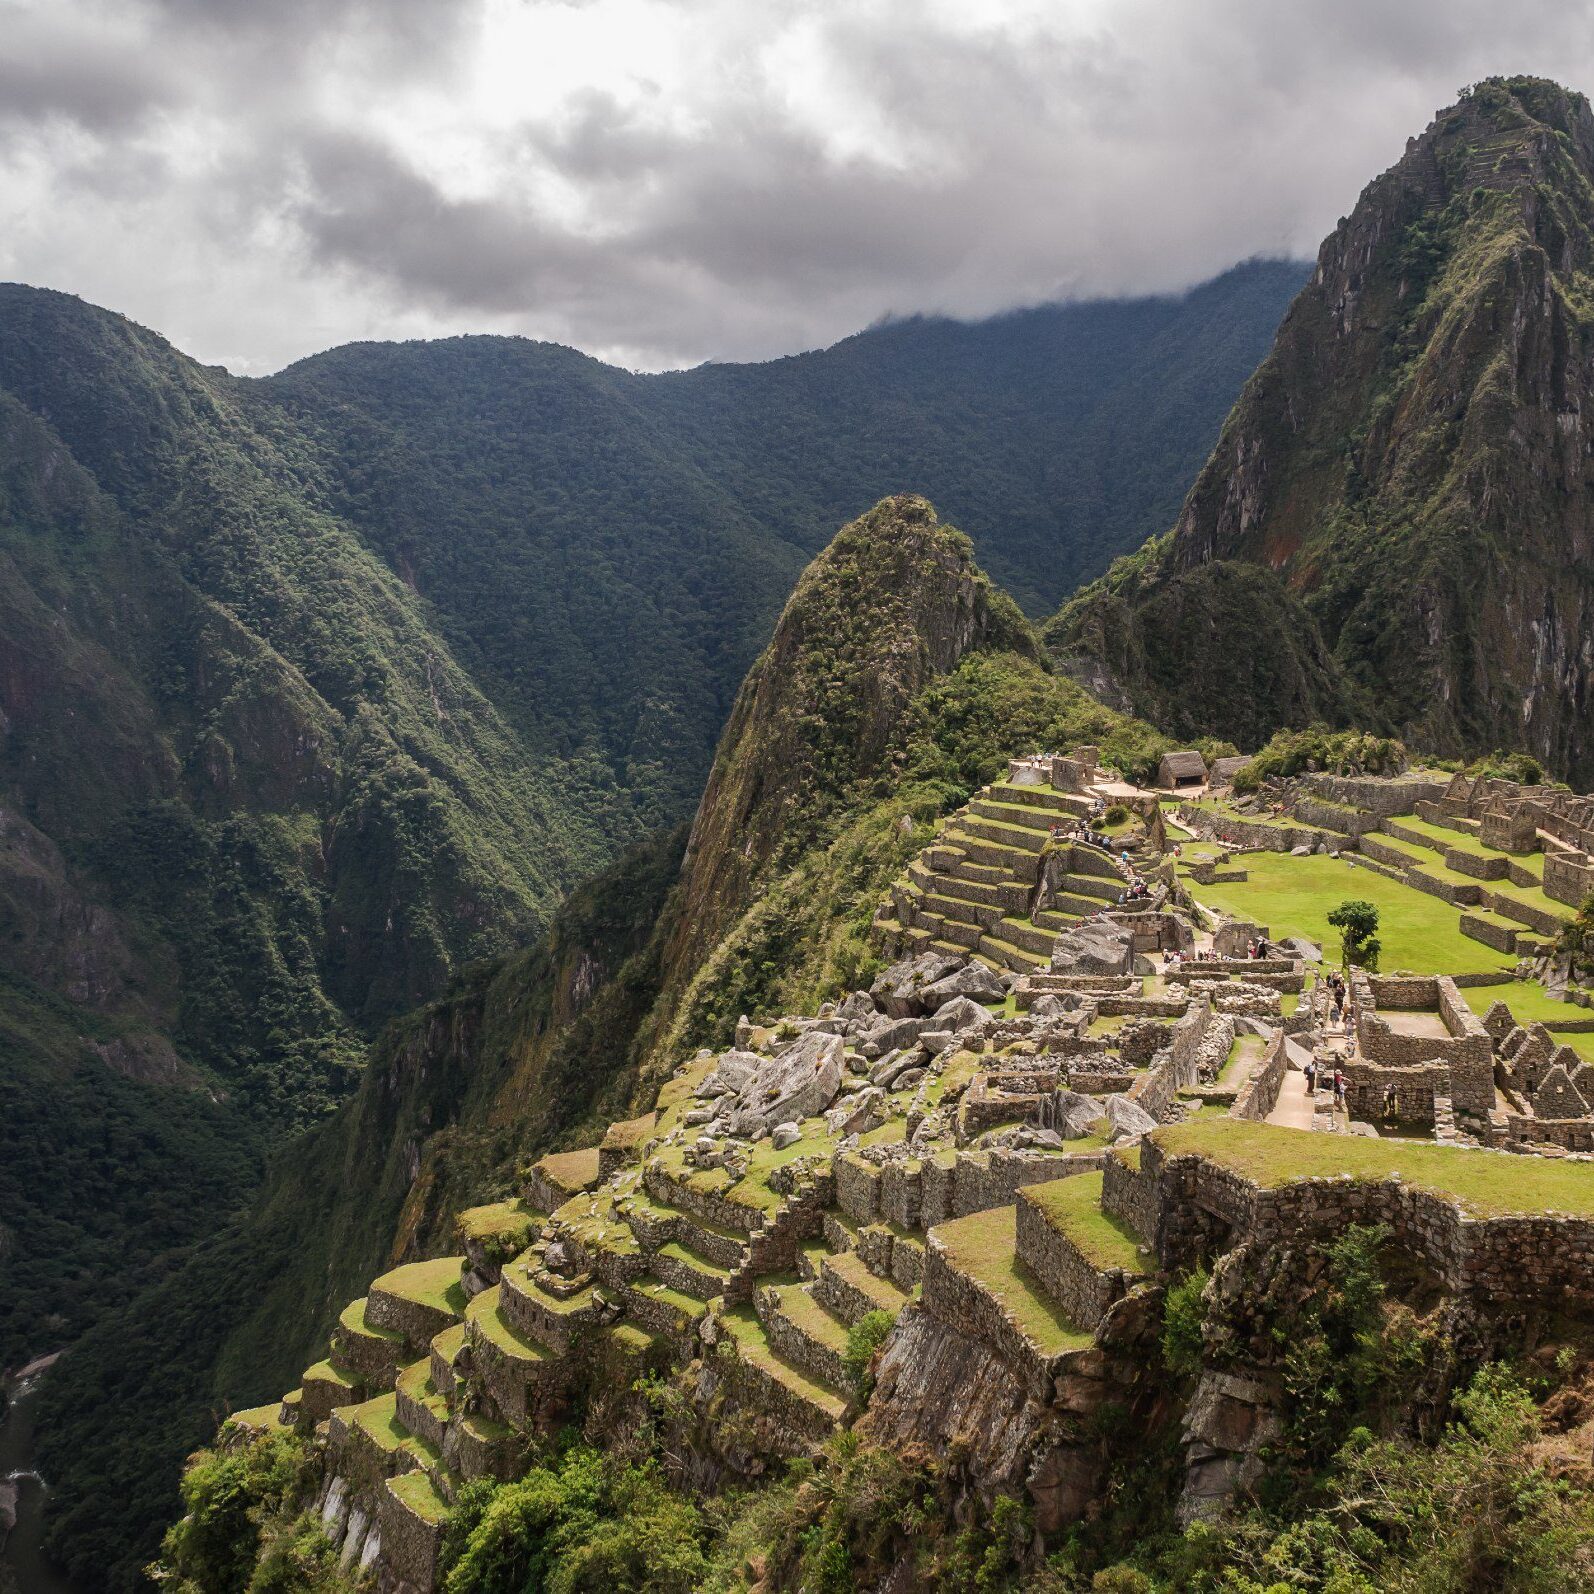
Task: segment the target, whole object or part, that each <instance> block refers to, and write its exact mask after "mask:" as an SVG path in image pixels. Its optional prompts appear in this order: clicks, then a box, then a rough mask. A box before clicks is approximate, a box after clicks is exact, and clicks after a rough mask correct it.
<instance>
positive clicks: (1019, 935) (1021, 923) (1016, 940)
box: [988, 919, 1057, 961]
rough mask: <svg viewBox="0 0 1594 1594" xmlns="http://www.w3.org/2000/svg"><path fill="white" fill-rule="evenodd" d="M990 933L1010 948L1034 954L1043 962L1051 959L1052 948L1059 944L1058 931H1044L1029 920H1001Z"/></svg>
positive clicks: (991, 927)
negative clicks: (1014, 947) (1013, 947)
mask: <svg viewBox="0 0 1594 1594" xmlns="http://www.w3.org/2000/svg"><path fill="white" fill-rule="evenodd" d="M988 933H989V934H991V935H993V936H995V937H996V938H997V939H998V940H1000V941H1003V942H1005V943H1006V944H1007V945H1008V946H1016V947H1017V948H1018V949H1019V950H1020V951H1021V952H1030V953H1033V954H1034V955H1035V956H1036V957H1038V958H1040V959H1042V960H1043V961H1049V960H1050V959H1051V955H1052V948H1053V947H1054V946H1055V945H1056V944H1057V933H1056V931H1054V930H1043V929H1041V928H1040V927H1039V926H1038V925H1034V924H1031V923H1030V922H1029V920H1027V919H999V920H998V921H997V922H996V923H995V924H993V925H991V926H990V927H989V931H988Z"/></svg>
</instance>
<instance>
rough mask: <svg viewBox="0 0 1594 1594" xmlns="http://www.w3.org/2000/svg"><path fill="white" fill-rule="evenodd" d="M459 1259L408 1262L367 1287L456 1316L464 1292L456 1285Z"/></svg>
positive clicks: (460, 1259) (446, 1257)
mask: <svg viewBox="0 0 1594 1594" xmlns="http://www.w3.org/2000/svg"><path fill="white" fill-rule="evenodd" d="M463 1260H464V1258H463V1257H458V1256H439V1257H434V1258H433V1259H432V1260H431V1261H430V1262H408V1263H406V1264H405V1265H404V1266H403V1267H396V1268H394V1269H393V1270H392V1272H390V1273H384V1274H383V1275H382V1276H381V1278H379V1279H377V1280H376V1282H375V1283H374V1284H372V1286H371V1288H372V1289H373V1290H381V1291H383V1292H384V1293H385V1294H387V1295H396V1296H397V1297H398V1298H399V1299H400V1300H404V1301H414V1302H416V1303H417V1304H418V1305H420V1306H432V1307H436V1308H437V1310H438V1311H440V1312H452V1313H453V1314H454V1316H456V1317H458V1316H459V1314H460V1313H461V1312H463V1311H464V1310H465V1290H464V1287H463V1286H462V1285H461V1284H460V1282H459V1270H460V1264H461V1263H462V1262H463ZM367 1332H369V1330H367Z"/></svg>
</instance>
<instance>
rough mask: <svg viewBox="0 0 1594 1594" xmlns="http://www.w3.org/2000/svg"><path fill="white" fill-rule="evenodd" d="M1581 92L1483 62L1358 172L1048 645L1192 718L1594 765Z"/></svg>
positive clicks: (1587, 204)
mask: <svg viewBox="0 0 1594 1594" xmlns="http://www.w3.org/2000/svg"><path fill="white" fill-rule="evenodd" d="M1591 370H1594V115H1591V113H1590V110H1589V105H1588V101H1587V100H1586V99H1585V98H1584V97H1583V96H1582V95H1580V94H1574V93H1570V92H1568V91H1567V90H1564V89H1562V88H1560V87H1558V86H1557V85H1555V84H1553V83H1547V82H1545V81H1543V80H1542V79H1535V78H1512V79H1493V80H1490V81H1488V82H1485V83H1480V84H1478V85H1477V86H1476V87H1475V88H1474V89H1473V90H1471V91H1470V92H1469V93H1468V94H1467V95H1466V96H1464V97H1463V99H1462V100H1461V101H1460V102H1459V103H1458V104H1457V105H1455V106H1453V107H1451V108H1450V109H1449V110H1447V111H1444V112H1442V113H1441V114H1440V115H1439V116H1438V118H1437V119H1436V120H1435V121H1434V122H1433V124H1432V125H1431V126H1430V127H1429V128H1428V129H1427V130H1426V131H1425V132H1424V133H1423V134H1422V135H1421V136H1420V137H1419V138H1415V139H1413V140H1411V141H1410V143H1409V145H1408V147H1407V150H1406V153H1405V155H1404V156H1403V157H1402V158H1401V159H1400V161H1399V162H1397V163H1396V164H1395V165H1394V166H1393V167H1391V168H1390V170H1389V171H1387V172H1385V173H1384V174H1383V176H1381V177H1379V178H1378V179H1376V180H1375V181H1374V182H1373V183H1371V184H1370V185H1369V186H1368V187H1367V189H1366V190H1365V191H1364V193H1363V194H1362V196H1361V199H1360V201H1359V202H1358V204H1357V206H1356V208H1355V210H1354V211H1353V212H1352V214H1351V215H1350V217H1349V218H1348V219H1346V220H1345V221H1342V222H1341V223H1340V225H1339V227H1338V228H1337V230H1336V231H1335V232H1334V234H1333V235H1332V236H1331V237H1330V238H1328V239H1327V240H1326V241H1325V243H1324V244H1323V247H1322V251H1321V253H1320V255H1319V259H1318V266H1317V271H1316V273H1315V275H1314V276H1313V278H1312V281H1311V282H1310V283H1309V284H1308V285H1307V286H1306V287H1305V288H1304V289H1303V290H1302V291H1301V294H1300V296H1299V297H1298V299H1297V300H1296V302H1295V303H1294V305H1293V306H1292V307H1291V309H1290V312H1289V314H1288V316H1287V317H1286V318H1285V321H1284V324H1283V326H1282V327H1281V328H1280V330H1279V335H1278V338H1277V341H1276V342H1275V345H1274V347H1273V350H1272V352H1271V353H1270V354H1269V356H1268V358H1267V359H1266V360H1265V361H1264V362H1263V364H1262V366H1261V367H1260V368H1259V369H1258V371H1257V373H1256V375H1255V376H1254V377H1253V378H1252V379H1251V381H1250V382H1249V383H1248V384H1247V385H1246V387H1245V390H1244V392H1243V393H1242V395H1241V397H1240V400H1239V402H1238V403H1237V404H1236V405H1235V408H1234V410H1233V412H1232V413H1231V415H1230V416H1229V419H1228V421H1227V422H1226V424H1225V426H1224V429H1223V435H1222V437H1221V439H1220V441H1219V444H1218V447H1217V449H1216V451H1215V452H1214V454H1213V456H1212V459H1211V461H1210V462H1209V463H1208V465H1207V466H1206V468H1205V470H1203V471H1202V473H1201V474H1200V476H1199V477H1198V478H1197V479H1196V482H1195V485H1194V487H1193V488H1192V489H1191V492H1190V495H1189V497H1188V498H1187V500H1186V502H1185V505H1184V508H1183V511H1182V512H1181V513H1180V515H1179V517H1178V519H1177V523H1176V524H1175V525H1174V528H1173V530H1172V532H1171V533H1170V534H1169V535H1168V536H1166V537H1165V538H1162V539H1159V540H1158V541H1156V542H1154V543H1153V544H1151V545H1149V546H1148V547H1147V548H1146V549H1144V550H1142V551H1141V552H1140V553H1138V554H1136V555H1135V556H1133V557H1132V558H1130V559H1126V560H1125V561H1124V562H1123V563H1122V564H1121V565H1119V566H1118V567H1116V568H1115V569H1114V571H1113V572H1112V573H1111V574H1110V575H1109V576H1108V577H1107V578H1106V579H1105V580H1103V581H1101V582H1098V583H1097V584H1096V585H1094V586H1093V587H1091V588H1089V589H1088V590H1087V591H1086V592H1084V593H1082V594H1080V595H1079V596H1078V597H1077V598H1076V599H1074V600H1073V601H1072V602H1070V603H1069V604H1068V605H1067V606H1066V607H1065V608H1064V610H1063V612H1062V613H1061V615H1060V616H1059V617H1058V619H1057V620H1056V621H1055V622H1054V623H1053V624H1052V626H1051V627H1050V628H1049V633H1048V634H1049V637H1050V640H1051V641H1052V643H1053V645H1054V646H1055V647H1056V648H1057V650H1058V652H1059V653H1060V654H1061V655H1063V656H1065V657H1067V658H1069V659H1070V660H1071V661H1073V664H1074V667H1075V668H1077V669H1078V670H1079V671H1080V672H1081V674H1082V676H1083V678H1085V679H1088V680H1092V681H1094V682H1095V683H1096V684H1097V686H1098V687H1099V688H1101V689H1103V690H1104V691H1107V692H1108V693H1109V694H1116V696H1117V700H1118V701H1119V702H1121V703H1123V704H1132V705H1133V706H1134V707H1135V708H1136V710H1137V711H1138V712H1141V713H1144V714H1147V715H1150V716H1151V717H1153V718H1155V719H1156V720H1157V722H1158V723H1159V724H1162V725H1164V726H1165V727H1167V728H1169V729H1172V730H1175V731H1176V732H1179V733H1181V734H1186V735H1190V734H1197V733H1210V734H1218V735H1222V736H1227V737H1231V738H1233V739H1235V740H1237V741H1239V742H1241V743H1242V744H1247V745H1256V744H1257V743H1259V742H1260V741H1261V740H1264V739H1265V738H1266V736H1267V735H1268V733H1269V732H1271V731H1272V730H1274V729H1275V728H1277V727H1278V726H1280V725H1283V724H1292V723H1294V724H1299V723H1303V722H1305V721H1307V720H1310V719H1313V718H1327V719H1335V720H1339V721H1341V722H1344V723H1351V722H1354V723H1357V724H1360V725H1364V726H1373V727H1378V728H1384V729H1389V730H1392V731H1396V732H1398V733H1399V734H1400V735H1401V736H1403V737H1405V738H1406V739H1407V740H1409V741H1412V742H1413V743H1416V744H1419V745H1423V746H1426V747H1430V748H1433V749H1435V750H1443V751H1449V752H1456V753H1469V754H1470V753H1476V752H1483V751H1487V750H1489V749H1491V748H1494V747H1500V746H1505V747H1511V746H1518V747H1525V748H1527V749H1528V750H1530V751H1531V752H1533V753H1534V754H1535V755H1537V756H1538V757H1539V758H1540V759H1541V760H1542V761H1543V762H1544V763H1545V764H1546V766H1548V767H1549V768H1551V769H1553V770H1554V771H1555V772H1556V773H1557V774H1558V775H1560V776H1562V777H1565V778H1567V779H1570V780H1572V781H1573V782H1574V783H1577V784H1579V785H1587V784H1588V783H1589V781H1590V780H1591V779H1594V732H1591V721H1590V718H1589V706H1590V703H1591V701H1594V661H1591V659H1590V655H1589V650H1588V643H1587V638H1588V636H1589V632H1590V628H1591V624H1594V470H1591V466H1590V459H1591V457H1594V456H1591V450H1590V447H1589V441H1588V426H1589V419H1588V418H1589V416H1590V414H1591V413H1594V392H1591V376H1590V372H1591Z"/></svg>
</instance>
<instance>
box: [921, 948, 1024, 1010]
mask: <svg viewBox="0 0 1594 1594" xmlns="http://www.w3.org/2000/svg"><path fill="white" fill-rule="evenodd" d="M922 995H923V998H924V1001H925V1004H926V1006H927V1007H928V1008H929V1010H930V1012H932V1013H933V1012H935V1011H936V1010H937V1009H938V1008H939V1007H941V1006H942V1005H943V1004H945V1003H947V1002H950V1001H951V1000H952V998H953V997H955V996H968V997H972V998H973V999H974V1000H975V1001H976V1002H999V1001H1001V999H1002V998H1003V997H1004V996H1006V995H1007V987H1006V986H1005V985H1003V984H1002V981H1001V977H1000V976H999V975H998V974H997V973H996V972H995V971H994V970H993V969H991V968H990V967H989V966H988V965H987V964H984V963H981V962H980V961H979V959H978V958H976V959H975V960H974V961H973V962H972V963H965V964H964V965H963V967H962V968H960V969H958V970H957V971H956V972H955V973H952V974H948V975H947V976H946V978H945V979H942V980H937V981H936V982H935V983H934V984H933V985H927V986H925V988H924V990H923V992H922Z"/></svg>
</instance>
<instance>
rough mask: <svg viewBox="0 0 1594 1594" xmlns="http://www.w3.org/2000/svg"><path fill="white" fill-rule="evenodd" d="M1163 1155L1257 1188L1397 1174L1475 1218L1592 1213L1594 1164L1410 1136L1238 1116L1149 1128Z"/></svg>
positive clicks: (1586, 1216)
mask: <svg viewBox="0 0 1594 1594" xmlns="http://www.w3.org/2000/svg"><path fill="white" fill-rule="evenodd" d="M1152 1139H1154V1140H1155V1141H1156V1144H1157V1146H1158V1147H1159V1149H1160V1150H1161V1151H1162V1152H1163V1153H1164V1154H1166V1155H1167V1156H1170V1157H1172V1156H1181V1155H1183V1154H1186V1153H1195V1154H1197V1155H1199V1156H1203V1157H1207V1158H1209V1159H1210V1160H1211V1161H1213V1162H1216V1163H1219V1164H1221V1165H1222V1166H1223V1167H1226V1168H1230V1169H1232V1170H1233V1171H1234V1172H1235V1173H1237V1174H1239V1175H1241V1177H1243V1178H1246V1179H1250V1180H1252V1181H1253V1182H1254V1183H1255V1184H1258V1185H1260V1186H1261V1187H1262V1188H1263V1189H1267V1190H1277V1189H1280V1188H1281V1187H1283V1186H1284V1185H1287V1184H1291V1183H1293V1182H1294V1181H1295V1180H1297V1179H1330V1178H1335V1177H1338V1176H1341V1175H1345V1174H1348V1175H1349V1176H1350V1177H1351V1178H1353V1179H1386V1178H1390V1177H1396V1178H1399V1179H1400V1180H1401V1181H1402V1182H1403V1183H1405V1184H1407V1185H1409V1186H1411V1187H1413V1188H1415V1189H1419V1190H1431V1191H1433V1192H1434V1193H1436V1194H1438V1195H1442V1196H1446V1197H1448V1198H1449V1199H1451V1200H1453V1201H1455V1202H1456V1203H1457V1204H1458V1205H1459V1206H1461V1207H1462V1208H1464V1209H1465V1210H1466V1211H1467V1212H1469V1213H1470V1214H1472V1215H1473V1216H1474V1217H1479V1218H1503V1217H1519V1216H1532V1215H1533V1214H1535V1213H1544V1212H1555V1213H1562V1214H1565V1215H1567V1216H1571V1217H1582V1218H1594V1164H1590V1163H1576V1162H1560V1161H1550V1160H1548V1159H1542V1158H1538V1157H1519V1156H1513V1155H1511V1154H1510V1153H1509V1152H1503V1151H1499V1152H1497V1151H1475V1150H1469V1149H1468V1148H1466V1147H1462V1146H1437V1145H1432V1144H1428V1143H1425V1142H1423V1141H1415V1140H1402V1141H1395V1140H1371V1139H1363V1138H1361V1137H1360V1136H1356V1135H1324V1134H1317V1133H1315V1132H1313V1131H1312V1130H1309V1129H1285V1128H1282V1127H1280V1126H1278V1125H1274V1124H1259V1123H1251V1122H1248V1121H1246V1120H1243V1119H1238V1118H1228V1117H1221V1118H1211V1119H1207V1120H1203V1121H1201V1122H1198V1123H1184V1124H1170V1125H1167V1126H1165V1127H1163V1128H1161V1129H1157V1130H1154V1131H1153V1132H1152Z"/></svg>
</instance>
